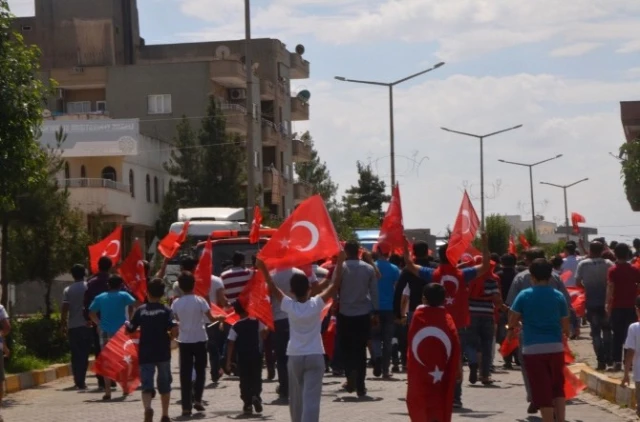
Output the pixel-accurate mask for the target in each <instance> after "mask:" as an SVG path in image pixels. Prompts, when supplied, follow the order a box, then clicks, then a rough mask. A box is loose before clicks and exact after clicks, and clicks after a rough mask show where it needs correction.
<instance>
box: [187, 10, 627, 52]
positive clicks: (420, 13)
mask: <svg viewBox="0 0 640 422" xmlns="http://www.w3.org/2000/svg"><path fill="white" fill-rule="evenodd" d="M240 3H241V2H238V1H236V0H181V1H180V4H181V8H182V11H183V12H184V13H186V14H187V15H189V16H192V17H197V18H199V19H203V20H208V21H211V22H214V23H216V26H215V27H214V28H211V29H210V30H205V31H201V32H198V33H189V34H182V36H183V37H185V38H187V39H196V40H202V39H225V38H226V39H228V38H238V37H241V36H242V30H243V11H242V10H241V7H240V6H239V5H240ZM256 3H258V2H254V4H253V6H252V7H253V9H252V11H253V13H252V26H253V29H254V31H255V33H256V34H259V35H269V36H274V34H278V35H279V36H281V37H283V38H284V39H289V38H293V37H296V36H297V37H300V36H301V35H312V36H315V37H316V38H317V39H318V40H320V41H324V42H329V43H334V44H349V43H375V42H380V41H391V40H400V41H405V42H437V43H438V44H439V46H440V48H439V50H438V52H437V56H438V57H439V58H441V59H443V60H448V61H452V60H454V61H455V60H460V59H463V58H465V57H469V56H476V55H480V54H484V53H487V52H491V51H495V50H499V49H502V48H506V47H512V46H516V45H523V44H529V43H535V42H541V41H548V40H551V39H554V38H557V39H558V40H559V41H560V42H561V43H571V42H581V43H597V42H601V41H603V40H610V41H615V42H618V43H622V46H621V47H620V49H621V50H622V51H624V52H631V51H634V50H635V49H636V48H640V47H639V46H637V44H635V43H634V40H637V35H636V34H637V20H632V19H629V18H627V16H635V15H637V14H638V13H639V12H640V2H638V1H636V0H574V1H570V2H558V1H557V0H537V1H535V2H514V1H512V0H493V1H491V2H487V1H483V0H449V1H447V2H443V1H440V0H402V1H398V0H370V1H365V0H345V1H339V0H325V1H321V0H306V1H293V0H270V1H266V2H259V3H258V4H257V5H256ZM320 6H324V7H320ZM625 43H631V44H632V45H631V46H628V45H625Z"/></svg>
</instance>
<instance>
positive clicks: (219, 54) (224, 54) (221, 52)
mask: <svg viewBox="0 0 640 422" xmlns="http://www.w3.org/2000/svg"><path fill="white" fill-rule="evenodd" d="M229 56H231V50H230V49H229V47H227V46H226V45H221V46H220V47H218V48H216V58H217V59H228V58H229Z"/></svg>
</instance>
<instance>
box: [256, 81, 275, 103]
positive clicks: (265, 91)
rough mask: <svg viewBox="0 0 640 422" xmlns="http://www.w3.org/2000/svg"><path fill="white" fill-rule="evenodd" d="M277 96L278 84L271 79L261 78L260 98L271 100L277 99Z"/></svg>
mask: <svg viewBox="0 0 640 422" xmlns="http://www.w3.org/2000/svg"><path fill="white" fill-rule="evenodd" d="M275 98H276V85H275V84H274V83H273V82H271V81H267V80H266V79H261V80H260V99H261V100H265V101H269V100H275Z"/></svg>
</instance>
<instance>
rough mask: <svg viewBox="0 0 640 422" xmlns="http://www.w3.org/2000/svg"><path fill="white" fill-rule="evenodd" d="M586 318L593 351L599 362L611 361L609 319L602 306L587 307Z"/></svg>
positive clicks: (606, 362)
mask: <svg viewBox="0 0 640 422" xmlns="http://www.w3.org/2000/svg"><path fill="white" fill-rule="evenodd" d="M587 320H588V321H589V325H590V328H591V341H592V342H593V351H594V352H595V353H596V357H597V358H598V363H599V364H608V363H612V361H613V360H612V356H611V321H609V317H607V313H606V312H605V309H604V306H601V307H597V308H587Z"/></svg>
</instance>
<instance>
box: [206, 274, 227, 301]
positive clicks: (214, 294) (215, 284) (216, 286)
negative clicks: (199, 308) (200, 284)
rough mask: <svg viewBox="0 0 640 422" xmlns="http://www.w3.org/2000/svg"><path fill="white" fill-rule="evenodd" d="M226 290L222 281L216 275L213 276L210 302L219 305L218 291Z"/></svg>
mask: <svg viewBox="0 0 640 422" xmlns="http://www.w3.org/2000/svg"><path fill="white" fill-rule="evenodd" d="M220 289H222V290H224V284H223V283H222V279H221V278H220V277H217V276H215V275H212V276H211V290H209V301H210V302H211V303H215V304H216V305H217V304H218V290H220Z"/></svg>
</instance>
